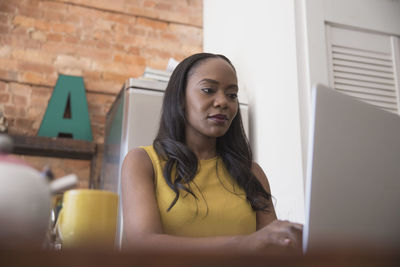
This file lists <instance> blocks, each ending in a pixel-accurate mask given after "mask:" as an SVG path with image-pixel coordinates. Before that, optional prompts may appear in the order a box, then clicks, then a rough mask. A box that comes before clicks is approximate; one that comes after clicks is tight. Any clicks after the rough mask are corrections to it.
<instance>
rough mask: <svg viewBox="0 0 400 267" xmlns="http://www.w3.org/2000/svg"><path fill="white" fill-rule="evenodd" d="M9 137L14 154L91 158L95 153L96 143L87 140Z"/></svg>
mask: <svg viewBox="0 0 400 267" xmlns="http://www.w3.org/2000/svg"><path fill="white" fill-rule="evenodd" d="M10 137H11V138H12V139H13V142H14V149H13V153H14V154H22V155H33V156H42V157H56V158H71V159H85V160H91V159H92V158H93V156H94V155H95V154H96V144H95V143H93V142H88V141H82V140H73V139H68V138H50V137H42V136H22V135H11V136H10Z"/></svg>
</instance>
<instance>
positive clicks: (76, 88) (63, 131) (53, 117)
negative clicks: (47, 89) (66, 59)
mask: <svg viewBox="0 0 400 267" xmlns="http://www.w3.org/2000/svg"><path fill="white" fill-rule="evenodd" d="M38 135H39V136H47V137H72V138H73V139H80V140H87V141H92V140H93V137H92V129H91V127H90V118H89V110H88V105H87V100H86V94H85V86H84V84H83V78H82V77H77V76H67V75H61V74H60V75H59V77H58V80H57V84H56V86H55V87H54V91H53V95H52V96H51V98H50V101H49V104H48V106H47V110H46V113H45V114H44V117H43V120H42V124H41V125H40V129H39V132H38Z"/></svg>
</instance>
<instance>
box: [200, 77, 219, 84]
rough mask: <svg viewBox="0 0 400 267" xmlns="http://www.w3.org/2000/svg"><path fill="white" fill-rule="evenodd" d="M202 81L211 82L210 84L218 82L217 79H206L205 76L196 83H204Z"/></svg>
mask: <svg viewBox="0 0 400 267" xmlns="http://www.w3.org/2000/svg"><path fill="white" fill-rule="evenodd" d="M204 82H207V83H212V84H219V82H218V81H216V80H213V79H208V78H205V79H202V80H200V81H199V82H198V83H197V84H200V83H204Z"/></svg>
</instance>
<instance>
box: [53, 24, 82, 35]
mask: <svg viewBox="0 0 400 267" xmlns="http://www.w3.org/2000/svg"><path fill="white" fill-rule="evenodd" d="M52 29H53V31H55V32H60V33H69V34H73V33H74V32H75V31H76V27H75V26H73V25H71V24H66V23H53V24H52Z"/></svg>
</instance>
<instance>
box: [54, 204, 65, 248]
mask: <svg viewBox="0 0 400 267" xmlns="http://www.w3.org/2000/svg"><path fill="white" fill-rule="evenodd" d="M63 214H64V209H63V208H61V209H60V211H59V213H58V218H57V221H56V225H55V229H56V235H58V236H59V237H60V239H61V240H63V239H64V238H63V235H62V225H63V218H64V216H63Z"/></svg>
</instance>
